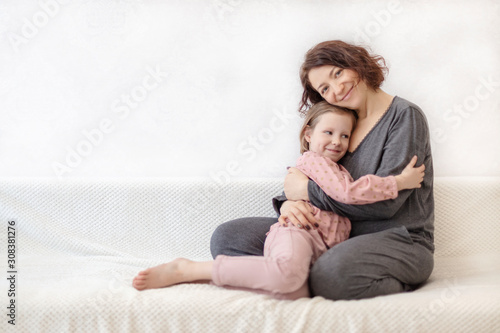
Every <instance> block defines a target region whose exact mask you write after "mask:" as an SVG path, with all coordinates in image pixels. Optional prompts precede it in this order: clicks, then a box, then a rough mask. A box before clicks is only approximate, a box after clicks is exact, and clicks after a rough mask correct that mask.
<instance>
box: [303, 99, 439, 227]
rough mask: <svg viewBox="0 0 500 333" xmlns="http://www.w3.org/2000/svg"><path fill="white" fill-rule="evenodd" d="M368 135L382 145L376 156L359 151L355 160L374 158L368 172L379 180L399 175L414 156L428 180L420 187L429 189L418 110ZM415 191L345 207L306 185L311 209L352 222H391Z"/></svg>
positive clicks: (429, 167) (423, 122)
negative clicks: (373, 163) (386, 220)
mask: <svg viewBox="0 0 500 333" xmlns="http://www.w3.org/2000/svg"><path fill="white" fill-rule="evenodd" d="M374 130H375V128H374ZM369 135H370V136H372V138H371V140H374V139H375V140H380V142H383V146H382V149H381V150H382V151H381V152H378V153H377V152H374V151H373V150H371V149H366V150H364V151H360V152H359V153H361V154H360V155H359V156H358V160H359V159H360V160H362V161H369V160H370V159H372V160H373V159H377V161H376V164H375V165H376V166H377V167H375V168H374V169H375V170H369V171H371V172H370V173H373V174H376V175H378V176H381V177H385V176H388V175H398V174H400V173H401V172H402V170H403V169H404V167H405V166H406V165H407V164H408V163H409V162H410V160H411V158H412V156H413V155H417V157H418V160H417V166H419V165H421V164H422V163H426V176H425V178H426V179H427V181H426V179H424V183H423V187H425V186H426V183H428V184H429V186H432V157H431V154H430V143H429V133H428V127H427V121H426V119H425V116H424V115H423V113H422V112H421V111H420V110H419V109H416V108H414V107H411V106H410V107H408V108H407V109H406V110H404V112H399V113H397V115H396V116H394V117H393V118H391V119H390V121H389V122H388V125H387V127H383V126H382V128H378V132H376V131H373V133H369ZM373 136H375V138H374V137H373ZM361 144H364V142H362V143H361ZM360 146H361V145H360ZM359 148H360V147H358V149H359ZM427 164H428V165H427ZM429 177H430V178H429ZM414 191H415V189H413V190H404V191H400V192H399V193H398V197H397V198H396V199H392V200H385V201H381V202H377V203H373V204H368V205H346V204H343V203H340V202H337V201H335V200H333V199H332V198H330V197H328V196H327V195H326V194H325V193H324V192H323V190H321V188H320V187H319V186H318V185H317V184H316V183H314V182H313V181H309V183H308V192H309V200H310V201H311V203H312V204H313V205H314V206H316V207H318V208H319V209H322V210H328V211H333V212H335V213H337V214H339V215H343V216H346V217H347V218H349V219H350V220H351V221H356V220H380V219H390V218H391V217H393V216H394V215H395V214H396V213H397V212H398V211H399V210H400V209H401V207H402V206H403V205H404V204H405V202H407V199H408V197H409V196H410V195H411V194H412V193H413V192H414Z"/></svg>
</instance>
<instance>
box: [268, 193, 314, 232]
mask: <svg viewBox="0 0 500 333" xmlns="http://www.w3.org/2000/svg"><path fill="white" fill-rule="evenodd" d="M280 213H281V215H280V217H279V218H278V222H279V223H280V224H281V225H282V226H284V227H287V226H288V223H287V221H286V219H288V221H289V222H290V223H291V224H293V225H294V226H296V227H297V228H301V229H302V228H305V229H307V230H311V229H316V228H317V227H319V224H318V221H317V220H316V218H315V217H314V214H313V210H312V207H311V205H308V204H307V203H306V202H304V201H291V200H287V201H285V202H284V203H283V205H281V209H280Z"/></svg>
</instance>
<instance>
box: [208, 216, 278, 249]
mask: <svg viewBox="0 0 500 333" xmlns="http://www.w3.org/2000/svg"><path fill="white" fill-rule="evenodd" d="M275 222H276V219H274V218H267V217H249V218H240V219H236V220H233V221H229V222H226V223H223V224H221V225H219V226H218V227H217V228H216V229H215V230H214V232H213V234H212V238H211V239H210V251H211V253H212V257H213V258H215V257H217V256H218V255H219V254H223V255H227V256H242V255H260V256H261V255H263V249H264V241H265V239H266V233H267V231H269V227H270V226H271V225H272V224H273V223H275Z"/></svg>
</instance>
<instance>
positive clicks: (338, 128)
mask: <svg viewBox="0 0 500 333" xmlns="http://www.w3.org/2000/svg"><path fill="white" fill-rule="evenodd" d="M352 127H353V120H352V117H351V116H350V115H348V114H344V113H336V112H327V113H325V114H323V115H321V116H320V117H319V118H318V122H317V123H316V126H314V128H311V127H308V128H306V131H305V135H304V137H305V139H306V141H307V142H309V150H310V151H312V152H315V153H318V154H320V155H321V156H325V157H328V158H330V159H331V160H332V161H334V162H338V160H340V159H341V158H342V157H343V156H344V155H345V153H346V151H347V148H348V147H349V138H350V137H351V131H352Z"/></svg>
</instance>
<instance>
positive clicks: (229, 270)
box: [212, 223, 327, 299]
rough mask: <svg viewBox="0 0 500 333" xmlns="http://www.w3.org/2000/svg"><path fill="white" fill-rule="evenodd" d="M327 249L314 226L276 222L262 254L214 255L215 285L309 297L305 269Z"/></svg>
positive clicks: (283, 296) (281, 297)
mask: <svg viewBox="0 0 500 333" xmlns="http://www.w3.org/2000/svg"><path fill="white" fill-rule="evenodd" d="M326 250H327V248H326V245H325V244H324V242H323V240H322V237H321V235H320V234H319V233H318V231H317V230H310V231H306V230H304V229H299V228H296V227H295V226H292V225H290V226H289V227H282V226H281V225H279V223H276V224H274V225H273V226H271V230H270V232H269V234H268V235H267V238H266V241H265V243H264V256H263V257H260V256H242V257H229V256H224V255H219V256H217V258H215V262H214V266H213V270H212V281H213V283H214V284H215V285H218V286H224V287H237V288H239V289H251V290H254V291H256V292H260V293H266V294H271V295H273V296H274V297H276V298H280V299H297V298H300V297H309V288H308V285H307V279H308V276H309V269H310V267H311V265H312V264H313V263H314V261H316V259H317V258H318V257H319V256H320V255H321V254H323V253H324V252H325V251H326Z"/></svg>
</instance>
